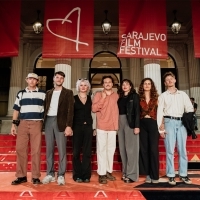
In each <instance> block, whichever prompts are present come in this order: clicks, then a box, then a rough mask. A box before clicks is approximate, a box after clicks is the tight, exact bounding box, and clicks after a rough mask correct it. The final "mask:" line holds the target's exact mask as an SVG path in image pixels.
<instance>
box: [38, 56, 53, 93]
mask: <svg viewBox="0 0 200 200" xmlns="http://www.w3.org/2000/svg"><path fill="white" fill-rule="evenodd" d="M54 71H55V59H50V58H45V59H43V58H42V55H39V56H38V58H37V59H36V61H35V66H34V72H35V73H36V74H37V75H38V76H39V84H38V87H39V88H40V89H42V90H44V91H47V90H50V89H51V88H52V87H53V76H54Z"/></svg>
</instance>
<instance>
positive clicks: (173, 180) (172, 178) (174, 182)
mask: <svg viewBox="0 0 200 200" xmlns="http://www.w3.org/2000/svg"><path fill="white" fill-rule="evenodd" d="M168 183H169V184H170V185H176V181H175V177H169V181H168Z"/></svg>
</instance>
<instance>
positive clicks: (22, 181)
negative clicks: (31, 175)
mask: <svg viewBox="0 0 200 200" xmlns="http://www.w3.org/2000/svg"><path fill="white" fill-rule="evenodd" d="M25 182H27V177H26V176H24V177H18V178H17V179H15V180H14V181H12V183H11V185H19V184H21V183H25Z"/></svg>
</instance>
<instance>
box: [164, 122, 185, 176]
mask: <svg viewBox="0 0 200 200" xmlns="http://www.w3.org/2000/svg"><path fill="white" fill-rule="evenodd" d="M164 121H165V131H166V136H165V149H166V175H167V176H168V177H175V170H174V149H175V145H176V144H177V149H178V154H179V176H187V167H188V159H187V152H186V140H187V131H186V129H185V127H184V126H183V124H182V121H181V120H175V119H169V118H164Z"/></svg>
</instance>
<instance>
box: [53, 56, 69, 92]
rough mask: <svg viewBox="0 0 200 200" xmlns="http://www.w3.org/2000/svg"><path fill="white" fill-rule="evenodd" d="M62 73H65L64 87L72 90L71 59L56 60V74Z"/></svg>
mask: <svg viewBox="0 0 200 200" xmlns="http://www.w3.org/2000/svg"><path fill="white" fill-rule="evenodd" d="M57 71H62V72H64V73H65V81H64V83H63V86H64V87H65V88H67V89H71V59H67V58H65V59H56V65H55V72H57Z"/></svg>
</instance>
